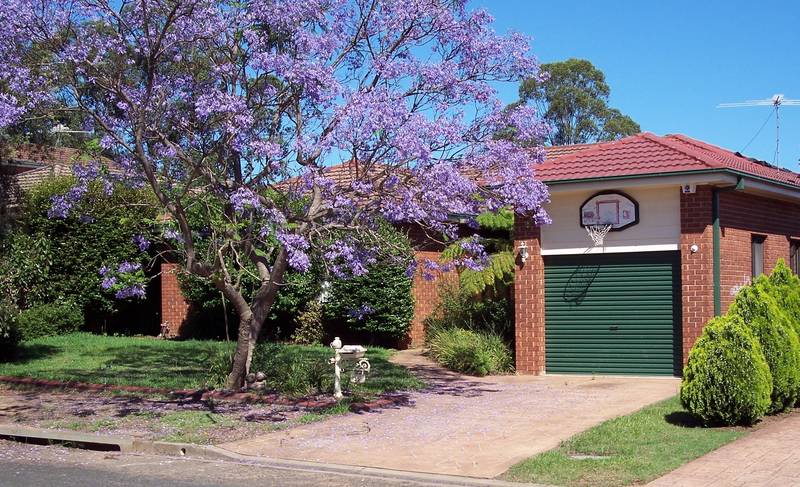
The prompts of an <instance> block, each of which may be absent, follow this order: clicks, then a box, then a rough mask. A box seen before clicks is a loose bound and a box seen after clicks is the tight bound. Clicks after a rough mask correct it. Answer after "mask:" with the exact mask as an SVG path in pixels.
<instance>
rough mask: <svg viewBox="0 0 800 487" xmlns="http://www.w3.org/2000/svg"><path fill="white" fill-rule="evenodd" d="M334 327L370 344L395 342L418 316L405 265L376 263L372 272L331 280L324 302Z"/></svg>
mask: <svg viewBox="0 0 800 487" xmlns="http://www.w3.org/2000/svg"><path fill="white" fill-rule="evenodd" d="M324 317H325V320H326V321H327V322H328V323H329V326H330V327H331V328H330V329H332V330H334V334H335V333H340V334H341V336H342V337H351V338H352V339H356V340H361V341H365V342H367V343H395V342H396V341H397V340H399V339H402V338H404V337H405V336H406V335H407V334H408V329H409V328H410V326H411V319H412V318H413V317H414V298H413V295H412V294H411V279H410V278H409V277H408V276H406V272H405V267H404V266H399V265H391V264H385V263H384V264H376V265H373V266H371V267H370V269H369V273H367V274H365V275H363V276H358V277H353V278H350V279H337V280H335V281H333V282H331V285H330V288H329V291H328V295H327V296H326V300H325V304H324Z"/></svg>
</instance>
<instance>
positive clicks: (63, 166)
mask: <svg viewBox="0 0 800 487" xmlns="http://www.w3.org/2000/svg"><path fill="white" fill-rule="evenodd" d="M90 160H92V159H91V158H89V157H88V156H86V155H85V154H84V153H83V152H82V151H80V150H78V149H72V148H69V147H49V146H44V145H37V144H21V145H17V146H13V147H0V178H2V181H0V203H2V204H6V205H8V204H14V203H16V202H18V201H19V198H20V196H21V195H22V193H23V192H25V191H28V190H30V189H31V188H33V187H34V186H36V185H37V184H39V183H41V182H42V181H44V180H46V179H47V178H49V177H51V176H69V175H71V174H72V168H73V166H75V165H76V164H86V163H87V162H88V161H90ZM100 160H101V161H102V163H103V164H105V165H106V166H107V167H108V168H109V169H110V170H111V171H112V172H117V171H120V168H119V166H118V165H117V164H116V163H115V162H114V161H112V160H111V159H109V158H107V157H101V158H100Z"/></svg>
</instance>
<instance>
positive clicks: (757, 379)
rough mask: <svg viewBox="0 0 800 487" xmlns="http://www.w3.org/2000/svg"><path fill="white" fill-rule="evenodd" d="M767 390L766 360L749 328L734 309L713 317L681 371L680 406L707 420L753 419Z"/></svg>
mask: <svg viewBox="0 0 800 487" xmlns="http://www.w3.org/2000/svg"><path fill="white" fill-rule="evenodd" d="M771 395H772V375H771V374H770V371H769V365H767V361H766V359H765V358H764V353H763V351H762V349H761V345H760V344H759V342H758V340H757V339H756V337H755V335H754V334H753V332H752V331H751V330H750V328H749V327H748V326H746V325H745V323H744V322H743V321H742V319H741V317H739V316H738V315H736V314H733V315H730V316H723V317H718V318H714V319H713V320H711V321H710V322H709V323H708V325H706V327H705V328H704V329H703V334H702V336H701V337H700V338H699V339H698V340H697V342H696V343H695V345H694V347H692V350H691V352H689V361H688V363H687V364H686V367H685V368H684V370H683V382H682V384H681V392H680V398H681V403H682V404H683V407H685V408H686V409H687V410H688V411H690V412H691V413H693V414H694V415H696V416H697V417H698V418H700V419H701V420H702V421H703V422H704V423H706V424H709V425H716V424H723V425H735V424H753V423H755V422H756V421H758V420H759V419H760V418H761V417H762V416H764V414H766V413H767V411H769V409H770V405H771V403H772V401H771V399H770V398H771Z"/></svg>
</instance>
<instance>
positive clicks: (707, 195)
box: [676, 186, 714, 363]
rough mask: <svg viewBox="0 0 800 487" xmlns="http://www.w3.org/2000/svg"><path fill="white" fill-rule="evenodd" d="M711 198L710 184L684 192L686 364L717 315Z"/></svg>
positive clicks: (684, 335) (682, 215)
mask: <svg viewBox="0 0 800 487" xmlns="http://www.w3.org/2000/svg"><path fill="white" fill-rule="evenodd" d="M676 191H679V189H676ZM711 198H712V193H711V188H710V187H708V186H699V187H698V188H697V191H696V192H695V193H693V194H683V193H682V194H681V241H680V247H681V249H680V250H681V301H682V304H683V306H682V320H683V323H682V325H683V326H682V341H683V362H684V363H686V359H687V357H688V356H689V350H690V349H691V348H692V345H694V342H695V340H697V338H698V337H699V336H700V332H701V331H702V330H703V326H705V324H706V322H707V321H708V320H710V319H711V318H712V317H713V316H714V269H713V263H714V240H713V227H712V221H711V216H712V212H711ZM692 245H697V246H698V251H697V252H695V253H692V251H691V247H692Z"/></svg>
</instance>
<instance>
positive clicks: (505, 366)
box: [428, 328, 514, 376]
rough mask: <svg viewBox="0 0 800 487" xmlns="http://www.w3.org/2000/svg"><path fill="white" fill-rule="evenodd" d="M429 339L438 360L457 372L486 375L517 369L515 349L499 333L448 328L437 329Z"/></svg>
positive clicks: (432, 354) (431, 348)
mask: <svg viewBox="0 0 800 487" xmlns="http://www.w3.org/2000/svg"><path fill="white" fill-rule="evenodd" d="M428 342H429V343H428V345H429V347H430V353H431V356H432V357H433V358H434V360H436V361H437V362H439V363H440V364H442V365H444V366H445V367H447V368H448V369H450V370H455V371H456V372H462V373H465V374H471V375H478V376H484V375H488V374H500V373H505V372H511V371H512V370H513V369H514V366H513V363H514V362H513V357H512V355H511V351H510V350H509V348H508V346H507V345H506V344H505V343H504V342H503V339H502V338H500V337H499V336H498V335H494V334H490V333H485V332H484V333H481V332H476V331H472V330H465V329H461V328H445V329H439V330H438V331H435V332H433V333H432V334H431V336H430V338H429V341H428Z"/></svg>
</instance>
